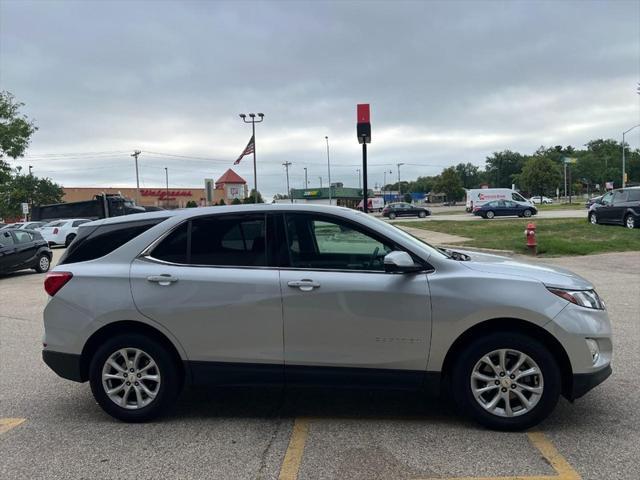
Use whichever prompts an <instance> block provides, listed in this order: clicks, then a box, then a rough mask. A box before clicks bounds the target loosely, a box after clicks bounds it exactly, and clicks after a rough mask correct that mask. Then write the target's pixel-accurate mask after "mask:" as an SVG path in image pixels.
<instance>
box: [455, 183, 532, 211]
mask: <svg viewBox="0 0 640 480" xmlns="http://www.w3.org/2000/svg"><path fill="white" fill-rule="evenodd" d="M494 200H513V201H514V202H516V203H519V204H520V205H524V206H528V207H531V206H533V205H532V204H531V202H530V201H529V200H527V199H526V198H524V197H523V196H522V195H520V194H519V193H518V192H516V191H515V190H513V189H511V188H472V189H469V190H467V208H466V210H467V212H473V209H474V208H476V207H481V206H482V205H484V204H485V203H487V202H492V201H494Z"/></svg>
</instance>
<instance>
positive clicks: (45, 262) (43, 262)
mask: <svg viewBox="0 0 640 480" xmlns="http://www.w3.org/2000/svg"><path fill="white" fill-rule="evenodd" d="M49 267H51V260H50V259H49V256H48V255H47V254H45V253H41V254H40V256H39V257H38V260H37V261H36V266H35V267H34V270H35V271H36V272H38V273H45V272H48V271H49Z"/></svg>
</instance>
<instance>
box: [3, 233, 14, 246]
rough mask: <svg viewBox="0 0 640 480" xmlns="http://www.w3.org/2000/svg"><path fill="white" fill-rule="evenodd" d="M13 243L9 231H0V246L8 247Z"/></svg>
mask: <svg viewBox="0 0 640 480" xmlns="http://www.w3.org/2000/svg"><path fill="white" fill-rule="evenodd" d="M14 243H15V242H14V241H13V237H12V236H11V233H10V232H9V231H6V232H0V247H9V246H11V245H13V244H14Z"/></svg>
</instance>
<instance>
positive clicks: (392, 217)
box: [389, 212, 396, 220]
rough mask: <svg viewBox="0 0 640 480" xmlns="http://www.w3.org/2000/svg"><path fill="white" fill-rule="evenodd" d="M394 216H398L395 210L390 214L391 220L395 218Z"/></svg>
mask: <svg viewBox="0 0 640 480" xmlns="http://www.w3.org/2000/svg"><path fill="white" fill-rule="evenodd" d="M394 218H396V214H395V213H393V212H391V213H390V214H389V219H390V220H393V219H394Z"/></svg>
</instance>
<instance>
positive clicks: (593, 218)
mask: <svg viewBox="0 0 640 480" xmlns="http://www.w3.org/2000/svg"><path fill="white" fill-rule="evenodd" d="M589 221H590V222H591V224H592V225H597V224H598V217H597V216H596V212H591V213H590V214H589Z"/></svg>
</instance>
